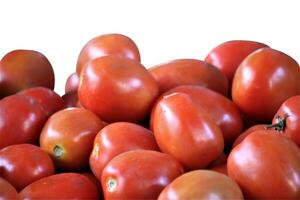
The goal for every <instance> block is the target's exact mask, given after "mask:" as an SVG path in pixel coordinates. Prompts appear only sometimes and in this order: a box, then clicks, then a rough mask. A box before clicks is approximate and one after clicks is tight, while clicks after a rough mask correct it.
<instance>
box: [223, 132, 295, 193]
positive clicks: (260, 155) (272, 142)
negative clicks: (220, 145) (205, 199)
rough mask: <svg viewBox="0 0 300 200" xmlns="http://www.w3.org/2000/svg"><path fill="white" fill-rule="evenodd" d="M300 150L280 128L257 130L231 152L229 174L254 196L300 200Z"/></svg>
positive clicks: (228, 162)
mask: <svg viewBox="0 0 300 200" xmlns="http://www.w3.org/2000/svg"><path fill="white" fill-rule="evenodd" d="M299 163H300V150H299V149H298V147H297V145H296V144H295V143H294V142H292V140H290V139H289V138H287V137H285V136H284V135H283V134H280V133H278V132H276V131H265V130H257V131H255V132H252V133H251V134H250V135H248V136H247V137H246V138H245V139H244V140H243V141H242V142H241V143H240V144H239V145H237V146H236V147H235V148H234V149H233V150H232V151H231V153H230V154H229V157H228V161H227V171H228V175H229V176H230V177H231V178H233V179H234V180H235V181H236V182H237V183H238V184H239V185H240V187H241V189H242V190H243V192H244V195H245V196H246V197H247V198H250V199H299V198H300V182H299V180H300V167H299Z"/></svg>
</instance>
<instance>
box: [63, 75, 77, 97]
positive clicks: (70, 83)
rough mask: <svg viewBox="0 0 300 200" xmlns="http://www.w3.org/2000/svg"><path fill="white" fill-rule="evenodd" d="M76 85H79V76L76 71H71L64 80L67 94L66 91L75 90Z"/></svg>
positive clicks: (71, 91)
mask: <svg viewBox="0 0 300 200" xmlns="http://www.w3.org/2000/svg"><path fill="white" fill-rule="evenodd" d="M78 85H79V77H78V75H77V73H72V74H71V75H70V76H69V77H68V79H67V81H66V85H65V93H66V94H67V93H73V92H77V90H78Z"/></svg>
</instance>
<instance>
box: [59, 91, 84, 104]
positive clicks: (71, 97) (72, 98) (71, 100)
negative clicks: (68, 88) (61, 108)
mask: <svg viewBox="0 0 300 200" xmlns="http://www.w3.org/2000/svg"><path fill="white" fill-rule="evenodd" d="M62 99H63V100H64V102H65V105H66V108H71V107H81V106H80V102H79V100H78V95H77V92H72V93H67V94H64V95H63V96H62Z"/></svg>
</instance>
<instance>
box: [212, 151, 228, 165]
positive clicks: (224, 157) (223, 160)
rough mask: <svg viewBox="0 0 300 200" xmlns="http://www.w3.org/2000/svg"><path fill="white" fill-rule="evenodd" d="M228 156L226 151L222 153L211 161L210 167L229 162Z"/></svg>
mask: <svg viewBox="0 0 300 200" xmlns="http://www.w3.org/2000/svg"><path fill="white" fill-rule="evenodd" d="M227 158H228V156H227V155H226V154H225V153H222V154H221V155H220V156H219V157H218V158H217V159H216V160H214V161H213V162H212V163H210V165H209V167H215V166H219V165H222V164H226V163H227Z"/></svg>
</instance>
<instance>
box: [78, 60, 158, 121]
mask: <svg viewBox="0 0 300 200" xmlns="http://www.w3.org/2000/svg"><path fill="white" fill-rule="evenodd" d="M157 95H158V85H157V83H156V81H155V80H154V78H153V77H152V76H151V74H150V73H149V72H148V71H147V69H145V68H144V66H143V65H141V64H140V63H138V62H136V61H133V60H131V59H128V58H122V57H116V56H105V57H101V58H98V59H95V60H93V61H91V62H90V63H89V64H88V65H86V66H85V67H84V68H83V70H82V73H81V75H80V84H79V89H78V97H79V100H80V103H81V104H82V105H83V107H85V108H87V109H89V110H91V111H93V112H94V113H96V114H97V115H98V116H99V117H100V118H101V119H103V120H104V121H107V122H117V121H128V122H138V121H141V120H142V119H144V118H145V117H146V115H147V114H148V112H149V111H150V109H151V106H152V104H153V102H154V100H155V99H156V97H157Z"/></svg>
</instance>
